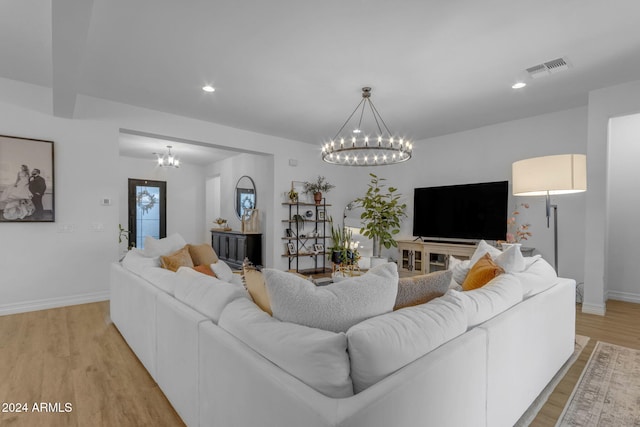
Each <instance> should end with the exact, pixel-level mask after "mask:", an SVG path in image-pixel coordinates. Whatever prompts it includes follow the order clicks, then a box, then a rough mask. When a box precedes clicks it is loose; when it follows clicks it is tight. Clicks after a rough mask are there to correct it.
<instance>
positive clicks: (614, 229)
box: [606, 114, 640, 303]
mask: <svg viewBox="0 0 640 427" xmlns="http://www.w3.org/2000/svg"><path fill="white" fill-rule="evenodd" d="M639 138H640V115H639V114H635V115H630V116H625V117H619V118H614V119H612V120H611V124H610V132H609V162H608V170H609V174H608V176H609V180H608V183H607V191H608V195H609V204H608V208H609V210H608V214H609V219H608V226H607V236H608V241H607V248H608V250H607V264H606V265H607V277H606V283H607V284H608V296H609V298H612V299H620V300H625V301H631V302H635V303H640V282H639V281H638V277H640V264H639V263H638V256H637V248H638V242H639V241H640V227H638V213H639V212H640V196H638V183H639V182H640V169H638V159H640V143H639V141H640V139H639Z"/></svg>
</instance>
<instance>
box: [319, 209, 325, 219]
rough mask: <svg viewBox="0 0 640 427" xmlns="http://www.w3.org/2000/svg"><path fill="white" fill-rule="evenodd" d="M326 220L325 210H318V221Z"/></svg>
mask: <svg viewBox="0 0 640 427" xmlns="http://www.w3.org/2000/svg"><path fill="white" fill-rule="evenodd" d="M325 219H326V213H325V211H324V209H318V221H324V220H325Z"/></svg>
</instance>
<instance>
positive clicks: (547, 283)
mask: <svg viewBox="0 0 640 427" xmlns="http://www.w3.org/2000/svg"><path fill="white" fill-rule="evenodd" d="M527 260H529V258H527ZM515 276H516V277H517V278H518V279H520V282H522V288H523V293H524V298H529V297H531V296H533V295H536V294H539V293H540V292H542V291H545V290H547V289H549V288H550V287H552V286H553V285H555V284H556V283H558V275H557V274H556V271H555V270H554V269H553V267H552V266H551V264H549V263H548V262H547V261H545V260H544V259H542V258H541V257H539V256H538V257H534V258H532V259H531V262H528V263H526V265H525V269H524V271H522V272H520V273H516V274H515Z"/></svg>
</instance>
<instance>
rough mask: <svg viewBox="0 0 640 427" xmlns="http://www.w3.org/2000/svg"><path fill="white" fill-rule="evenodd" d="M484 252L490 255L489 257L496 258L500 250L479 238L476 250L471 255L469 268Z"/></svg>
mask: <svg viewBox="0 0 640 427" xmlns="http://www.w3.org/2000/svg"><path fill="white" fill-rule="evenodd" d="M486 253H488V254H489V255H491V258H493V259H496V257H497V256H498V255H500V254H501V253H502V251H501V250H500V249H498V248H496V247H493V246H491V245H490V244H488V243H487V242H485V241H484V240H480V243H478V247H477V248H476V251H475V252H474V253H473V255H472V256H471V264H470V265H469V268H471V267H473V265H474V264H475V263H476V262H478V260H479V259H480V258H482V257H483V256H484V254H486Z"/></svg>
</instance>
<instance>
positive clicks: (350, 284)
mask: <svg viewBox="0 0 640 427" xmlns="http://www.w3.org/2000/svg"><path fill="white" fill-rule="evenodd" d="M263 273H264V277H265V282H266V286H267V292H268V294H269V299H270V301H271V310H272V311H273V316H274V317H276V318H278V319H280V320H283V321H286V322H293V323H298V324H300V325H306V326H310V327H313V328H320V329H326V330H328V331H334V332H345V331H346V330H347V329H349V328H350V327H351V326H353V325H355V324H356V323H359V322H361V321H363V320H365V319H368V318H369V317H373V316H377V315H379V314H383V313H387V312H389V311H391V310H392V309H393V305H394V303H395V300H396V294H397V292H398V267H397V265H396V264H394V263H385V264H382V265H379V266H376V267H374V268H372V269H371V270H369V271H368V272H367V273H365V274H363V275H362V276H357V277H352V278H348V279H345V280H342V281H340V282H339V283H332V284H330V285H327V286H316V285H314V284H313V283H312V282H310V281H309V280H305V279H303V278H301V277H299V276H297V275H295V274H291V273H286V272H283V271H279V270H272V269H264V270H263Z"/></svg>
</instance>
